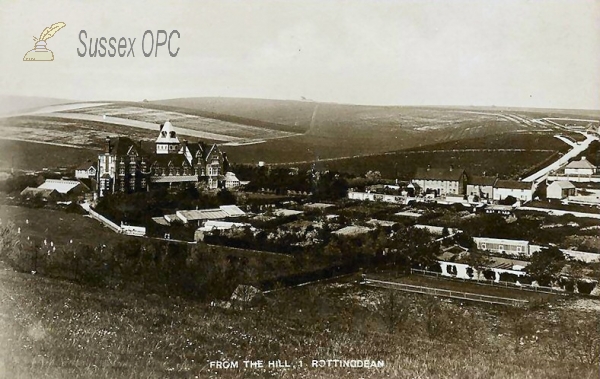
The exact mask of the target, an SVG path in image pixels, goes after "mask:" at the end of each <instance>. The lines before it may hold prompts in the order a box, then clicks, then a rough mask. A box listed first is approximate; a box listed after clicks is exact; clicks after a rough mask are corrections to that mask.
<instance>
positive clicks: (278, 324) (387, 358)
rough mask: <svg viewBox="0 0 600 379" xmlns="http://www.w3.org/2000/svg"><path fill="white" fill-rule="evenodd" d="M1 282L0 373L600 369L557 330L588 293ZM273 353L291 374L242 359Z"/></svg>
mask: <svg viewBox="0 0 600 379" xmlns="http://www.w3.org/2000/svg"><path fill="white" fill-rule="evenodd" d="M0 288H1V289H2V291H3V293H5V294H6V296H2V297H1V298H0V315H1V317H0V375H1V376H2V377H7V378H8V377H10V378H34V377H35V378H39V377H45V378H165V377H169V378H242V377H243V378H275V377H284V378H340V377H343V378H349V379H351V378H456V379H459V378H460V379H462V378H508V377H510V378H514V379H518V378H542V377H543V378H550V379H559V378H560V379H564V378H578V379H592V378H597V375H598V367H597V363H596V364H592V363H586V362H587V361H586V357H587V356H586V355H584V354H581V355H580V353H583V352H586V349H589V348H591V347H592V346H593V345H592V344H591V343H590V342H589V341H591V340H588V343H586V342H585V341H584V340H581V339H579V340H576V341H578V342H577V343H570V342H566V338H568V337H570V336H571V334H570V333H571V331H570V330H568V329H566V330H565V329H562V328H563V327H566V324H567V323H566V322H565V319H564V317H571V318H572V319H573V320H575V319H581V320H586V322H587V324H590V322H589V321H591V320H593V319H594V318H595V317H597V316H598V310H597V307H598V302H597V301H595V300H580V301H577V302H575V301H573V300H564V301H563V302H562V303H558V304H557V303H555V304H554V305H553V306H552V307H551V308H550V307H549V306H548V305H540V306H538V307H537V308H532V309H529V310H527V311H519V310H516V309H513V308H506V307H490V306H475V305H470V304H460V303H459V302H451V301H445V300H439V299H434V298H429V297H426V296H419V295H408V294H400V293H396V294H394V293H392V292H388V291H386V290H378V289H370V288H365V287H361V286H359V285H356V284H352V283H347V284H321V285H314V286H309V287H304V288H302V287H301V288H297V289H290V290H282V291H278V292H276V293H273V294H271V295H267V297H266V299H265V301H263V302H261V303H260V304H259V305H257V306H255V307H251V308H243V309H222V308H220V307H211V306H209V305H208V304H204V303H199V302H196V301H193V300H185V299H180V298H166V297H159V296H157V295H152V294H140V293H132V292H126V291H117V290H95V289H91V288H85V287H81V286H79V285H75V284H71V283H67V282H61V281H57V280H53V279H48V278H43V277H38V276H35V275H30V274H18V273H15V272H13V271H12V270H10V269H7V268H5V267H2V269H1V270H0ZM395 307H396V308H395ZM582 307H583V308H584V309H587V310H581V308H582ZM394 309H396V310H397V311H394ZM589 309H595V310H589ZM396 312H398V313H396ZM397 314H400V315H401V316H400V317H395V316H394V315H397ZM559 317H562V318H559ZM558 320H561V322H565V325H564V326H563V324H560V323H557V321H558ZM587 324H586V325H587ZM589 333H592V336H593V333H595V331H594V330H593V329H592V330H590V331H588V334H587V336H588V337H589V336H590V334H589ZM573 335H574V334H573ZM569 341H570V340H569ZM277 359H280V360H282V361H283V360H287V362H288V363H289V364H291V365H294V368H288V369H284V368H279V369H257V368H254V369H250V368H248V369H246V368H244V366H243V363H242V362H243V361H244V360H264V361H265V362H266V361H269V360H277ZM313 359H356V360H365V359H369V360H375V361H383V363H384V367H382V368H372V369H364V368H340V367H337V368H335V367H331V368H311V367H307V366H310V364H311V361H312V360H313ZM211 361H213V362H214V361H219V362H223V361H235V362H238V363H239V365H240V367H239V368H233V369H218V368H214V367H213V368H211V367H210V362H211ZM300 361H302V363H303V365H302V367H299V365H300V363H299V362H300ZM265 365H266V363H265Z"/></svg>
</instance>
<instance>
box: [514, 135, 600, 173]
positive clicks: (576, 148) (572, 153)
mask: <svg viewBox="0 0 600 379" xmlns="http://www.w3.org/2000/svg"><path fill="white" fill-rule="evenodd" d="M581 134H583V135H584V136H585V137H586V138H585V141H582V142H577V143H576V144H574V145H573V144H572V142H570V141H569V142H567V143H568V144H569V145H571V146H573V148H572V149H571V150H569V152H568V153H566V154H565V155H563V156H562V157H560V158H559V159H558V160H557V161H555V162H554V163H551V164H550V165H548V166H546V167H544V168H543V169H541V170H539V171H538V172H536V173H534V174H532V175H530V176H528V177H526V178H525V179H523V180H522V181H523V182H535V183H536V184H538V183H539V182H541V181H542V180H544V179H545V178H546V176H547V175H548V174H549V173H550V172H552V171H556V170H558V169H559V168H561V167H562V166H564V165H566V164H567V163H568V162H569V160H570V159H571V158H575V157H576V156H578V155H579V154H581V153H582V152H584V151H585V150H586V149H587V148H588V147H589V146H590V144H591V143H592V142H593V141H598V140H600V139H599V138H598V137H597V136H594V135H592V134H587V133H581ZM555 137H556V136H555ZM557 138H558V137H557ZM559 139H561V141H564V140H563V139H562V138H559Z"/></svg>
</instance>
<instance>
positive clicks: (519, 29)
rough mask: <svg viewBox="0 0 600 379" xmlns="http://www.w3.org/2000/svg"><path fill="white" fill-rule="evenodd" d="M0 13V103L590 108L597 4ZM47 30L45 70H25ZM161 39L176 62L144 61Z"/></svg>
mask: <svg viewBox="0 0 600 379" xmlns="http://www.w3.org/2000/svg"><path fill="white" fill-rule="evenodd" d="M1 3H2V4H1V6H0V35H2V36H3V38H2V39H1V41H0V47H1V53H0V68H1V71H0V72H1V74H0V95H19V96H36V97H54V98H63V99H72V100H133V101H139V100H143V99H149V100H157V99H167V98H178V97H206V96H210V97H213V96H218V97H251V98H269V99H293V100H299V99H301V98H302V97H305V98H308V99H311V100H315V101H326V102H337V103H351V104H375V105H483V106H489V105H495V106H519V107H539V108H580V109H599V108H600V91H599V89H600V2H599V1H586V0H564V1H554V0H544V1H541V0H536V1H529V0H494V1H491V0H489V1H477V0H469V1H464V0H453V1H441V0H440V1H430V0H422V1H402V0H398V1H384V0H370V1H367V0H363V1H338V0H335V1H334V0H330V1H326V0H318V1H305V0H301V1H300V0H297V1H294V0H287V1H266V0H265V1H262V0H260V1H259V0H243V1H242V0H238V1H232V0H219V1H203V0H189V1H188V0H185V1H184V0H179V1H177V0H175V1H150V0H146V1H138V0H127V1H124V0H118V1H115V0H105V1H93V2H92V1H68V0H53V1H47V0H46V1H31V0H30V1H27V0H19V1H17V0H1ZM59 21H62V22H64V23H66V26H65V27H64V28H63V29H61V30H59V31H58V32H57V33H56V34H55V35H54V36H53V37H52V38H50V39H49V40H48V41H47V47H48V48H49V49H50V50H51V51H52V52H53V53H54V61H51V62H24V61H23V56H24V55H25V53H27V51H29V50H31V49H33V47H34V43H35V42H34V40H33V37H34V36H37V37H39V35H40V33H41V32H42V30H43V29H44V28H45V27H47V26H50V25H51V24H53V23H56V22H59ZM161 29H162V30H166V31H167V33H170V32H171V31H172V30H177V31H178V32H179V34H180V38H176V37H174V38H173V39H172V44H173V45H172V50H176V48H177V47H178V48H179V49H180V50H179V52H178V54H177V56H175V57H171V56H170V55H169V53H168V51H167V49H166V46H163V47H160V50H158V53H157V56H154V54H153V55H152V56H150V57H145V56H144V55H143V51H142V46H141V45H142V37H143V35H144V32H145V31H146V30H152V31H153V32H152V35H153V36H154V38H156V34H157V33H156V31H157V30H161ZM81 30H85V31H86V32H87V40H86V45H89V39H90V38H92V39H93V40H94V41H95V39H96V38H100V37H105V38H107V39H108V38H110V37H115V38H117V39H118V38H120V37H125V38H131V39H133V38H136V42H135V43H134V54H135V57H118V56H117V57H98V56H97V57H89V56H88V54H86V56H85V57H80V56H79V55H78V49H79V51H83V50H84V48H83V45H82V43H81V42H80V39H79V36H80V31H81ZM147 38H148V41H150V39H149V35H147ZM146 43H147V45H145V46H147V50H149V46H150V43H149V42H146Z"/></svg>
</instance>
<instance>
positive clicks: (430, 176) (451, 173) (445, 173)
mask: <svg viewBox="0 0 600 379" xmlns="http://www.w3.org/2000/svg"><path fill="white" fill-rule="evenodd" d="M464 173H465V170H463V169H460V168H455V169H450V168H418V169H417V173H416V174H415V177H414V179H417V180H419V179H420V180H448V181H458V180H460V177H461V176H462V175H463V174H464Z"/></svg>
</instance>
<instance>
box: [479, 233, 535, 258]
mask: <svg viewBox="0 0 600 379" xmlns="http://www.w3.org/2000/svg"><path fill="white" fill-rule="evenodd" d="M473 241H474V242H475V245H476V246H477V248H478V249H479V250H484V251H489V252H492V253H501V254H509V255H517V256H518V255H521V254H525V255H529V241H523V240H509V239H501V238H485V237H473Z"/></svg>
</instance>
